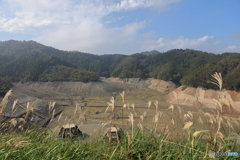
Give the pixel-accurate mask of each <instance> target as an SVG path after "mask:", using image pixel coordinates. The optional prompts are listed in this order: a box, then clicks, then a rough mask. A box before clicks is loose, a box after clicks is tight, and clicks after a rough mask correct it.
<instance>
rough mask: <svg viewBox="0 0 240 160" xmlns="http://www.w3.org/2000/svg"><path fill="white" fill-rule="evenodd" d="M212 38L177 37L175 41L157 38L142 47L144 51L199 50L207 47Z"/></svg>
mask: <svg viewBox="0 0 240 160" xmlns="http://www.w3.org/2000/svg"><path fill="white" fill-rule="evenodd" d="M211 38H213V36H208V35H206V36H203V37H200V38H197V39H188V38H185V37H182V36H181V37H178V38H175V39H165V38H159V39H158V40H157V41H146V42H145V43H144V45H143V49H144V50H159V51H167V50H170V49H175V48H177V49H186V48H190V49H200V48H204V47H209V43H207V41H208V40H209V39H211Z"/></svg>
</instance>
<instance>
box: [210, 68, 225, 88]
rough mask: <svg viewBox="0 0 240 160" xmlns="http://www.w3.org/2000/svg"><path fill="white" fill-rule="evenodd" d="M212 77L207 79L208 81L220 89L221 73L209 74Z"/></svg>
mask: <svg viewBox="0 0 240 160" xmlns="http://www.w3.org/2000/svg"><path fill="white" fill-rule="evenodd" d="M211 76H212V78H213V79H211V80H210V81H208V83H212V84H215V85H217V86H218V87H219V89H220V91H221V90H222V85H223V80H222V75H221V73H217V72H215V73H214V74H213V75H211Z"/></svg>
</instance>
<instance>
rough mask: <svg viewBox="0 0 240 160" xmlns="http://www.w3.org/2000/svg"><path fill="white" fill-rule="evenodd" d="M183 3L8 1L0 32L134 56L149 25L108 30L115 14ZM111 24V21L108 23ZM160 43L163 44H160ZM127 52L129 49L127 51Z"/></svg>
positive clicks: (66, 47) (147, 0)
mask: <svg viewBox="0 0 240 160" xmlns="http://www.w3.org/2000/svg"><path fill="white" fill-rule="evenodd" d="M179 1H181V0H108V1H107V0H91V1H90V0H6V1H5V3H4V8H1V6H0V31H5V32H10V33H26V34H31V33H34V34H35V35H40V36H39V37H35V38H33V39H34V40H36V41H38V42H40V43H43V44H45V45H48V46H53V47H56V48H60V49H63V50H80V51H85V52H90V53H96V54H103V53H116V52H118V53H119V52H120V53H131V52H134V47H135V48H137V47H136V46H138V48H139V46H140V42H139V40H138V39H137V37H138V33H139V31H140V30H141V29H143V28H144V27H145V26H146V25H147V23H146V22H145V21H135V22H129V23H128V24H124V25H122V26H117V27H112V28H111V27H110V28H109V27H106V26H105V25H106V22H107V21H105V22H102V21H103V17H106V16H108V15H109V14H110V13H112V12H125V11H129V10H136V9H139V8H147V7H158V9H159V10H165V9H166V8H167V6H168V5H170V4H173V3H177V2H179ZM3 11H4V12H6V14H3ZM109 22H110V21H109ZM157 43H159V44H160V43H161V42H157ZM126 50H128V51H127V52H126Z"/></svg>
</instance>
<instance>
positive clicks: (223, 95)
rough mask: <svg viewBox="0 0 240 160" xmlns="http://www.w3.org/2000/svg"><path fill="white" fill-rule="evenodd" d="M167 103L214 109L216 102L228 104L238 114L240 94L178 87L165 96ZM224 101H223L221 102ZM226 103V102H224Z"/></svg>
mask: <svg viewBox="0 0 240 160" xmlns="http://www.w3.org/2000/svg"><path fill="white" fill-rule="evenodd" d="M166 99H167V102H169V103H172V104H177V103H178V104H180V105H186V106H197V105H198V106H201V107H208V108H216V106H217V102H216V101H215V100H214V99H216V100H217V101H219V102H220V103H223V101H225V102H224V103H229V105H231V107H232V109H234V110H236V111H239V112H240V93H239V92H235V91H229V90H222V91H221V92H220V91H216V90H205V89H203V88H192V87H187V88H186V87H183V86H181V87H178V88H177V89H175V90H174V91H172V92H171V93H169V94H168V95H167V98H166ZM222 99H225V100H222ZM226 101H227V102H226Z"/></svg>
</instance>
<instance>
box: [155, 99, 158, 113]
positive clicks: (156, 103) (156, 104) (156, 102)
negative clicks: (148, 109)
mask: <svg viewBox="0 0 240 160" xmlns="http://www.w3.org/2000/svg"><path fill="white" fill-rule="evenodd" d="M154 105H155V107H156V112H157V111H158V101H155V102H154Z"/></svg>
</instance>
